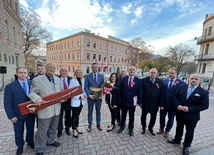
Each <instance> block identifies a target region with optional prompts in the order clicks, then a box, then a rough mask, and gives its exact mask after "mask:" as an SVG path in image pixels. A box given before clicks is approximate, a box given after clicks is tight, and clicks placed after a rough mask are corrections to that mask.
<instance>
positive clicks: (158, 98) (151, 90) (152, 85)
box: [141, 68, 164, 136]
mask: <svg viewBox="0 0 214 155" xmlns="http://www.w3.org/2000/svg"><path fill="white" fill-rule="evenodd" d="M157 75H158V71H157V69H156V68H152V69H150V71H149V76H148V77H146V78H143V79H142V92H143V96H142V104H141V108H142V114H141V125H142V132H141V133H142V134H145V129H146V116H147V114H148V113H150V115H151V117H150V122H149V126H148V128H149V131H150V133H151V134H152V135H153V136H155V133H154V130H153V127H154V125H155V122H156V117H157V112H158V107H159V106H162V105H163V102H164V87H163V81H162V80H160V79H158V78H157Z"/></svg>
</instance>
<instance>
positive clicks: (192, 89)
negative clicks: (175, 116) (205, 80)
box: [186, 86, 194, 99]
mask: <svg viewBox="0 0 214 155" xmlns="http://www.w3.org/2000/svg"><path fill="white" fill-rule="evenodd" d="M193 91H194V87H192V86H190V87H189V88H188V91H187V98H186V99H188V98H189V96H190V95H191V94H192V92H193Z"/></svg>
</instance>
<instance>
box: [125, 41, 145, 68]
mask: <svg viewBox="0 0 214 155" xmlns="http://www.w3.org/2000/svg"><path fill="white" fill-rule="evenodd" d="M129 44H130V45H129V46H128V47H127V54H128V56H127V60H128V62H129V64H130V65H131V66H137V65H138V63H139V62H140V54H139V53H140V52H141V51H142V50H141V49H142V48H143V46H144V45H145V42H144V41H143V39H142V38H141V37H136V38H133V39H132V40H130V41H129Z"/></svg>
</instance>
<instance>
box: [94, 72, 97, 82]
mask: <svg viewBox="0 0 214 155" xmlns="http://www.w3.org/2000/svg"><path fill="white" fill-rule="evenodd" d="M94 82H95V83H97V75H96V74H94Z"/></svg>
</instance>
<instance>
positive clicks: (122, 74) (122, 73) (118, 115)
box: [117, 69, 126, 126]
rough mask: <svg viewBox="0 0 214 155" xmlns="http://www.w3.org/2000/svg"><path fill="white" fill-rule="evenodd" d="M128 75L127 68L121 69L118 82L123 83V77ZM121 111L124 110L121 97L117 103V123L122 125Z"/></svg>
mask: <svg viewBox="0 0 214 155" xmlns="http://www.w3.org/2000/svg"><path fill="white" fill-rule="evenodd" d="M124 77H126V71H125V69H121V71H120V75H119V77H118V83H121V81H122V79H123V78H124ZM121 112H122V103H121V99H119V103H118V105H117V124H118V125H119V126H120V121H121V117H122V116H121Z"/></svg>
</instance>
